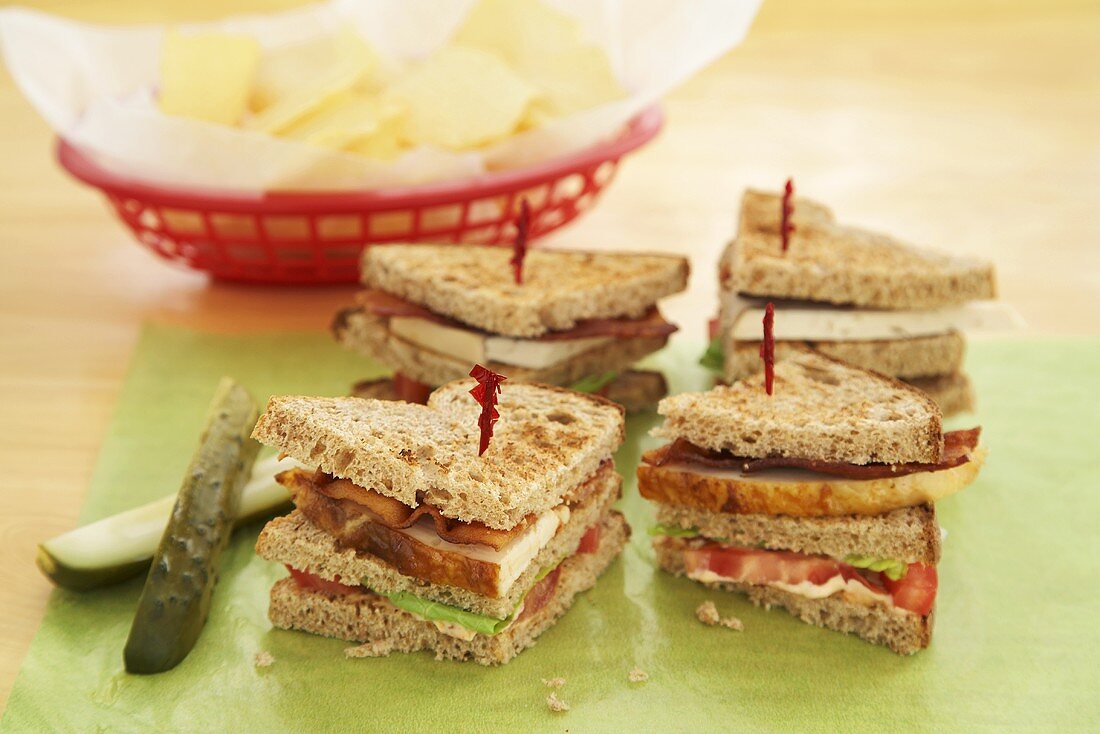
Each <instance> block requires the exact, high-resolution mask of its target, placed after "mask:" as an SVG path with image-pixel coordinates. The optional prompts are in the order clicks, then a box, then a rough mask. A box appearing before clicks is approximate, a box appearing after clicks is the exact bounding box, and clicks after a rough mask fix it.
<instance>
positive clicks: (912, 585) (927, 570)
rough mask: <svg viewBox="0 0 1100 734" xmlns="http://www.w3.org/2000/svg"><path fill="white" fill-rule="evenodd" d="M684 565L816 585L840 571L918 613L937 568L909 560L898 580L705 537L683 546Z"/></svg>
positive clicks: (747, 579)
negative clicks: (705, 541)
mask: <svg viewBox="0 0 1100 734" xmlns="http://www.w3.org/2000/svg"><path fill="white" fill-rule="evenodd" d="M684 565H685V567H686V568H687V571H688V573H689V574H692V573H699V572H702V571H709V572H711V573H713V574H715V575H717V576H720V577H722V578H723V579H728V580H730V581H738V582H741V583H747V584H761V585H762V584H775V583H782V584H790V585H798V584H802V583H810V584H813V585H814V586H820V585H823V584H825V583H828V582H829V581H830V580H831V579H833V578H835V577H837V576H839V577H840V578H842V579H844V580H845V581H856V582H857V583H860V584H862V585H863V586H865V587H866V588H867V589H868V590H870V591H872V592H874V593H876V594H882V595H883V596H887V595H889V596H890V598H891V599H892V600H893V602H894V605H895V606H897V607H899V608H900V609H906V610H908V611H911V612H915V613H916V614H920V615H926V614H928V613H929V612H931V611H932V605H933V604H934V603H935V601H936V589H937V586H938V583H937V577H936V569H935V567H933V566H926V565H924V564H922V563H911V564H909V570H908V572H907V573H906V575H905V578H902V579H900V580H898V581H891V580H890V579H889V578H888V577H886V576H884V575H882V574H879V573H873V572H868V571H861V570H859V569H857V568H854V567H853V566H850V565H848V564H847V563H843V562H841V561H838V560H835V559H833V558H827V557H824V556H811V555H806V554H803V553H793V552H790V551H772V550H763V549H759V548H738V547H735V546H725V545H719V544H717V543H708V544H706V545H702V546H698V547H694V548H688V549H686V550H685V551H684Z"/></svg>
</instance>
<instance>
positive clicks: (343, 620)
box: [268, 511, 630, 665]
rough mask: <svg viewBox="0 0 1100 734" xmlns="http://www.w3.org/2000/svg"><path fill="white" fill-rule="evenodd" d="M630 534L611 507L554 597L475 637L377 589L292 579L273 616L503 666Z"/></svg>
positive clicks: (286, 623) (274, 594)
mask: <svg viewBox="0 0 1100 734" xmlns="http://www.w3.org/2000/svg"><path fill="white" fill-rule="evenodd" d="M629 537H630V526H628V525H627V524H626V521H625V519H624V518H623V516H622V515H621V514H619V513H618V512H615V511H611V512H609V513H608V514H607V515H606V516H605V517H604V519H603V520H602V522H601V532H600V543H599V546H598V547H597V549H596V552H595V553H584V554H577V555H573V556H571V557H569V558H567V559H566V560H565V561H563V562H562V566H561V576H560V577H559V579H558V587H557V591H556V592H555V594H554V597H553V598H552V599H551V600H550V602H549V603H548V604H547V605H546V606H545V607H543V608H542V609H540V610H539V611H538V612H536V613H535V614H534V615H533V616H531V617H529V618H528V619H526V620H523V621H522V622H519V623H517V624H515V625H513V626H512V627H510V628H509V629H506V630H505V631H503V632H501V633H500V634H497V635H493V636H488V635H481V634H479V635H477V636H475V637H474V639H472V640H469V641H466V640H461V639H458V638H455V637H451V636H450V635H447V634H444V633H443V632H441V631H440V630H439V629H437V628H436V626H435V625H434V624H432V623H431V622H427V621H424V620H422V619H419V618H417V617H416V616H415V615H413V614H410V613H409V612H406V611H404V610H402V609H398V608H397V607H395V606H393V605H392V604H390V603H389V602H388V601H387V600H386V599H384V598H383V597H380V596H377V595H375V594H366V593H365V594H354V595H350V594H349V595H339V596H336V595H329V594H325V593H323V592H319V591H306V590H303V589H302V588H300V587H299V586H298V585H297V584H296V583H295V582H294V580H293V579H289V578H287V579H282V580H281V581H279V582H277V583H276V584H275V586H274V587H273V588H272V589H271V606H270V608H269V611H268V615H269V617H270V618H271V623H272V624H273V625H275V626H276V627H279V628H280V629H290V630H301V631H304V632H312V633H313V634H318V635H323V636H325V637H335V638H338V639H342V640H349V641H353V642H364V643H376V644H377V646H378V647H379V648H380V649H381V650H384V651H385V652H387V653H388V652H416V651H418V650H428V651H431V652H434V653H435V656H436V659H438V660H444V659H449V660H473V661H476V662H478V663H481V664H482V665H501V664H503V663H507V662H508V661H509V660H511V659H512V658H514V657H515V656H516V655H518V654H519V653H520V652H522V651H523V650H525V649H527V648H528V647H530V646H531V645H533V644H535V641H536V638H537V637H538V636H539V635H540V634H542V633H543V632H544V631H545V630H547V629H549V628H550V627H551V626H553V625H554V624H555V623H556V622H557V621H558V619H559V618H560V617H561V616H562V615H563V614H564V613H565V612H566V611H567V610H568V609H569V607H570V606H572V604H573V601H574V600H575V598H576V596H577V594H579V593H581V592H583V591H587V590H588V589H590V588H592V587H593V586H595V584H596V580H597V578H598V577H599V576H600V575H601V574H602V573H603V572H604V570H606V569H607V567H608V566H609V565H610V564H611V562H612V561H613V560H615V557H616V556H618V555H619V553H620V552H621V551H622V549H623V547H624V546H625V545H626V541H627V539H628V538H629Z"/></svg>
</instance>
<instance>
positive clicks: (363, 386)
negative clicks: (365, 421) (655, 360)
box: [351, 370, 668, 413]
mask: <svg viewBox="0 0 1100 734" xmlns="http://www.w3.org/2000/svg"><path fill="white" fill-rule="evenodd" d="M351 394H352V396H354V397H357V398H375V399H377V400H397V399H398V397H397V390H396V388H395V387H394V384H393V380H392V379H391V378H389V377H382V378H378V379H375V380H363V381H362V382H357V383H355V384H354V385H353V386H352V388H351ZM598 394H599V395H602V396H603V397H605V398H607V399H608V400H610V401H611V402H613V403H618V404H619V405H621V406H623V409H624V410H625V411H626V412H627V413H640V412H642V411H645V410H652V409H653V408H654V407H656V405H657V401H658V400H660V399H661V398H663V397H664V396H665V395H667V394H668V383H667V382H666V381H665V376H664V375H662V374H661V373H660V372H653V371H651V370H626V371H625V372H622V373H620V374H618V375H617V376H616V377H615V379H614V380H612V381H611V382H609V383H608V384H607V385H606V386H604V388H603V389H602V390H600V392H599V393H598Z"/></svg>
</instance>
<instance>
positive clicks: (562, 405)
mask: <svg viewBox="0 0 1100 734" xmlns="http://www.w3.org/2000/svg"><path fill="white" fill-rule="evenodd" d="M473 385H474V382H473V380H465V381H460V382H452V383H449V384H447V385H444V386H442V387H440V388H438V389H437V390H435V392H433V393H432V395H431V397H430V398H429V399H428V404H427V405H426V406H425V405H413V404H410V403H403V402H395V401H388V400H362V399H359V398H310V397H296V396H277V397H273V398H272V399H271V401H270V402H269V403H268V407H267V411H266V412H265V413H264V414H263V415H262V416H261V417H260V420H259V421H258V422H257V423H256V428H255V430H254V431H253V436H254V437H255V438H256V439H257V440H259V441H262V442H264V443H267V444H269V445H273V446H276V447H277V448H279V450H280V451H282V452H283V453H285V454H287V455H289V456H292V457H294V458H295V459H297V460H298V461H299V462H301V463H302V464H304V465H305V466H317V467H320V468H321V469H322V470H323V471H325V472H326V473H328V474H331V475H333V476H335V477H340V478H344V479H349V480H351V481H352V482H354V483H355V484H358V485H359V486H361V487H366V488H368V489H374V490H376V491H378V492H380V493H381V494H384V495H386V496H388V497H393V498H394V499H396V500H398V501H400V502H404V503H405V504H407V505H409V506H410V507H416V506H418V505H419V504H421V503H422V502H423V503H426V504H429V505H432V506H433V507H435V508H436V509H438V510H439V511H440V513H441V514H442V515H444V516H446V517H451V518H454V519H457V520H462V521H464V522H467V521H471V520H477V521H480V522H483V523H485V524H486V525H488V526H489V527H492V528H498V529H501V530H508V529H510V528H512V527H515V525H516V524H517V523H518V522H519V521H520V520H521V519H522V518H523V517H525V516H526V515H529V514H531V513H538V512H542V511H543V510H548V509H550V508H551V507H554V506H555V505H557V504H558V503H559V502H560V499H561V497H562V496H563V495H564V494H565V493H567V492H568V491H569V490H570V489H572V488H573V487H575V486H576V485H578V484H580V483H581V482H583V481H585V480H586V479H587V478H588V477H590V476H592V474H593V473H594V472H595V471H596V469H597V468H598V467H599V465H600V464H601V463H602V462H603V461H604V460H605V459H606V458H607V457H608V456H610V455H611V454H612V453H613V452H614V451H615V449H616V448H618V446H619V444H621V443H622V441H623V437H624V435H625V434H624V430H625V428H624V424H623V409H622V407H621V406H619V405H617V404H615V403H612V402H611V401H609V400H606V399H604V398H601V397H599V396H595V395H583V394H581V393H576V392H573V391H571V390H565V389H562V388H558V387H553V386H547V385H534V384H525V383H511V382H506V383H505V384H504V386H503V388H502V390H501V394H500V402H499V403H498V406H497V410H498V411H499V413H500V420H499V421H498V422H497V424H496V427H495V431H494V436H493V440H492V443H491V444H490V446H489V449H488V451H486V452H485V454H484V456H479V455H478V441H479V436H480V430H479V428H478V416H479V415H480V413H481V407H480V406H479V405H478V404H477V403H476V401H474V399H473V397H472V396H470V394H469V390H470V388H472V387H473Z"/></svg>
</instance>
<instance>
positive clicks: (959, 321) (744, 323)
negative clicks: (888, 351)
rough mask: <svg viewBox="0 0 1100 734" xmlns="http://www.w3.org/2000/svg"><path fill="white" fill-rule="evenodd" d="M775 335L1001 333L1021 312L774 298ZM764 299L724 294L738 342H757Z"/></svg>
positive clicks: (845, 337)
mask: <svg viewBox="0 0 1100 734" xmlns="http://www.w3.org/2000/svg"><path fill="white" fill-rule="evenodd" d="M773 303H774V307H775V332H774V333H775V338H776V339H777V340H781V341H876V340H882V339H910V338H914V337H921V336H938V335H942V334H949V333H951V332H952V331H978V332H992V331H1006V330H1013V329H1017V328H1019V327H1020V326H1021V320H1020V316H1019V314H1018V313H1016V311H1015V310H1014V309H1012V307H1010V306H1009V305H1008V304H1006V303H1003V302H1001V301H971V302H969V303H965V304H963V305H961V306H949V307H945V308H936V309H928V310H898V311H890V310H878V309H860V308H843V307H838V306H834V305H832V304H825V303H812V302H789V301H782V300H780V301H773ZM764 306H765V302H764V299H758V298H753V299H746V298H743V297H741V296H737V295H731V296H727V299H726V303H725V311H726V313H727V314H729V316H728V320H727V321H726V323H728V324H731V329H732V335H733V338H734V339H737V340H739V341H760V340H761V339H762V338H763V337H762V331H761V329H760V323H761V320H762V319H763V317H764Z"/></svg>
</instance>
